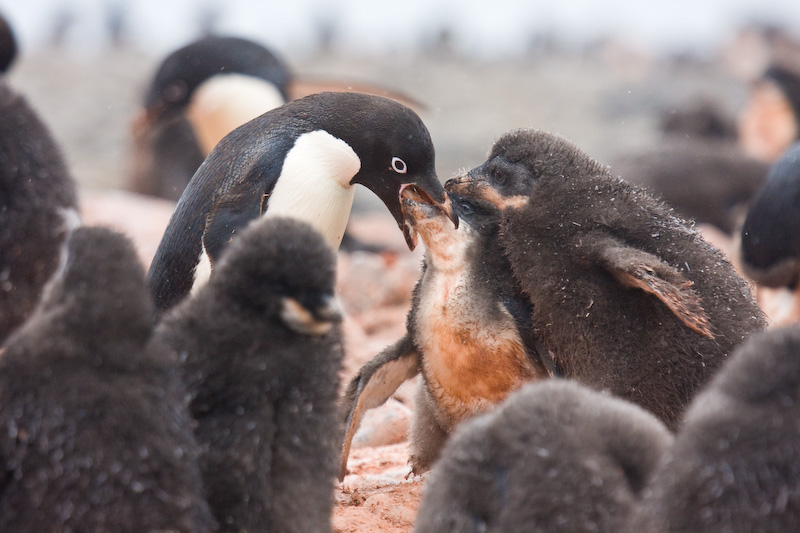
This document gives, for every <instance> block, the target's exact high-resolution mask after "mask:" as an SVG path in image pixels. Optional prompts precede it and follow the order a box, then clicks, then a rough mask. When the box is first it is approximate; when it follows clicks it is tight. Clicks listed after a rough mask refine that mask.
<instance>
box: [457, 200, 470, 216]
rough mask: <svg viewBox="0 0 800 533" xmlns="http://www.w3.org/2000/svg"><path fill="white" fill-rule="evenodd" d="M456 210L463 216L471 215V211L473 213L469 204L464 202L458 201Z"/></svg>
mask: <svg viewBox="0 0 800 533" xmlns="http://www.w3.org/2000/svg"><path fill="white" fill-rule="evenodd" d="M458 208H459V209H460V210H461V211H462V212H463V213H464V214H469V213H472V211H473V209H472V205H471V204H470V203H468V202H466V201H464V200H460V201H459V202H458Z"/></svg>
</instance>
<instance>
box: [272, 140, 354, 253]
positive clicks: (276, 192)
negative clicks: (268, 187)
mask: <svg viewBox="0 0 800 533" xmlns="http://www.w3.org/2000/svg"><path fill="white" fill-rule="evenodd" d="M360 169H361V160H360V159H359V158H358V156H357V155H356V153H355V151H353V149H352V148H351V147H350V146H349V145H348V144H347V143H346V142H344V141H343V140H341V139H339V138H337V137H334V136H333V135H331V134H330V133H328V132H326V131H324V130H315V131H312V132H309V133H305V134H303V135H301V136H300V137H298V138H297V141H296V142H295V143H294V146H293V147H292V149H291V150H289V152H288V153H287V154H286V158H285V159H284V162H283V169H282V170H281V175H280V177H279V178H278V181H277V183H276V184H275V188H274V189H273V190H272V193H271V194H270V196H269V200H268V205H267V210H266V213H265V214H264V216H284V217H292V218H297V219H300V220H303V221H305V222H307V223H308V224H310V225H311V226H312V227H313V228H314V229H316V230H317V231H319V232H320V233H321V234H322V235H323V236H324V237H325V240H326V241H327V242H328V244H330V245H331V247H333V249H334V250H338V249H339V244H341V242H342V237H343V236H344V230H345V227H346V226H347V220H348V219H349V218H350V209H351V208H352V206H353V196H354V194H355V188H354V187H353V186H352V185H351V184H350V181H351V180H352V179H353V176H355V175H356V174H357V173H358V171H359V170H360Z"/></svg>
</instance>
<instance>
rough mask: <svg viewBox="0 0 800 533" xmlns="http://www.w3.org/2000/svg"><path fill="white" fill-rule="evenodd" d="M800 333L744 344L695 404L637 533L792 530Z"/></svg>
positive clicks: (653, 486)
mask: <svg viewBox="0 0 800 533" xmlns="http://www.w3.org/2000/svg"><path fill="white" fill-rule="evenodd" d="M799 398H800V329H798V328H797V327H796V326H792V327H786V328H782V329H777V330H773V331H770V332H767V333H763V334H761V335H758V336H754V337H752V338H751V339H750V340H749V341H748V342H747V343H746V344H744V345H742V346H741V347H740V348H739V349H738V350H737V351H736V352H735V354H734V355H733V356H732V357H731V360H730V361H729V362H728V363H726V365H725V366H724V367H723V368H722V370H721V371H720V372H719V374H718V375H717V376H716V377H715V378H714V380H713V381H712V382H711V383H710V384H709V385H708V387H706V388H705V389H704V390H703V392H702V393H701V394H699V395H698V396H697V398H696V399H695V401H694V402H692V405H691V406H690V408H689V410H688V411H687V412H686V417H685V419H684V422H683V424H682V426H681V428H680V431H679V432H678V434H677V435H676V438H675V445H674V446H673V447H672V449H671V450H670V451H669V452H668V453H667V454H666V460H665V461H664V462H663V463H662V464H661V465H660V467H659V469H658V471H657V472H656V473H655V475H654V476H653V479H652V481H651V483H650V484H649V486H648V489H647V490H646V491H645V505H644V507H643V518H644V520H643V523H642V524H640V526H639V528H638V529H637V530H638V531H643V532H650V531H652V532H679V531H681V532H682V531H729V532H731V533H735V532H742V533H744V532H749V531H763V532H776V533H777V532H782V531H798V530H800V426H798V423H797V421H798V420H800V403H799V402H798V399H799Z"/></svg>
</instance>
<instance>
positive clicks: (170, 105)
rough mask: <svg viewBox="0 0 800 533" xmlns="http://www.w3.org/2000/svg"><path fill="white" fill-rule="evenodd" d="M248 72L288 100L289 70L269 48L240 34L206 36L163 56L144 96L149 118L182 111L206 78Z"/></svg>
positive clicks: (152, 118) (147, 117)
mask: <svg viewBox="0 0 800 533" xmlns="http://www.w3.org/2000/svg"><path fill="white" fill-rule="evenodd" d="M234 73H235V74H245V75H248V76H253V77H255V78H260V79H263V80H266V81H268V82H270V83H272V84H273V85H275V87H276V88H277V89H278V90H279V91H280V93H281V95H283V97H284V99H288V86H289V81H290V76H291V74H290V72H289V69H288V67H287V66H286V65H285V64H284V63H283V61H281V60H280V59H278V57H276V56H275V54H273V53H272V52H271V51H270V50H267V49H266V48H264V47H263V46H261V45H260V44H258V43H255V42H253V41H250V40H247V39H241V38H238V37H218V36H212V37H205V38H203V39H200V40H199V41H195V42H193V43H191V44H189V45H186V46H184V47H183V48H180V49H178V50H176V51H174V52H172V53H171V54H170V55H168V56H167V57H166V59H164V61H163V62H162V63H161V65H160V66H159V68H158V70H157V71H156V74H155V77H154V78H153V81H152V83H151V85H150V88H149V90H148V93H147V96H146V97H145V102H144V103H145V109H146V119H147V120H149V121H155V120H158V119H159V118H161V117H162V116H165V117H166V116H171V115H173V114H174V113H177V112H180V111H181V110H183V109H184V108H186V106H187V105H188V104H189V102H190V100H191V97H192V94H193V92H194V91H195V89H197V88H198V87H199V86H200V85H201V84H202V83H203V82H204V81H206V80H208V79H209V78H211V77H212V76H216V75H218V74H234Z"/></svg>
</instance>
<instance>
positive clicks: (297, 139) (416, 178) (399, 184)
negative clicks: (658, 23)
mask: <svg viewBox="0 0 800 533" xmlns="http://www.w3.org/2000/svg"><path fill="white" fill-rule="evenodd" d="M356 184H361V185H364V186H365V187H367V188H368V189H370V190H371V191H372V192H374V193H375V194H376V195H377V196H378V197H379V198H380V199H381V200H382V201H383V203H384V204H385V205H386V207H387V208H388V209H389V212H390V213H391V214H392V216H393V217H394V218H395V220H396V221H397V224H398V226H399V227H400V229H401V230H402V231H403V233H404V235H405V238H406V242H407V243H408V246H409V248H412V249H413V247H414V245H415V233H414V231H413V228H412V226H411V225H410V224H407V223H406V221H405V219H404V216H403V212H402V210H401V208H400V190H401V188H403V187H404V186H406V187H407V186H414V187H418V188H419V189H421V190H422V191H424V192H425V193H426V194H428V195H429V196H430V197H431V198H432V199H433V201H434V202H435V203H436V204H437V205H440V206H441V208H442V209H443V210H444V211H445V212H446V213H447V215H448V216H449V217H450V218H451V219H452V220H453V223H454V224H457V221H458V219H457V217H456V216H455V215H454V214H453V212H452V209H451V206H450V201H449V199H448V197H447V194H446V193H445V191H444V188H443V187H442V185H441V183H440V182H439V179H438V178H437V176H436V170H435V154H434V148H433V142H432V141H431V138H430V134H429V132H428V130H427V128H426V127H425V125H424V124H423V122H422V120H421V119H420V118H419V116H418V115H417V114H416V113H415V112H414V111H412V110H411V109H409V108H408V107H406V106H404V105H402V104H400V103H398V102H396V101H394V100H391V99H388V98H383V97H380V96H374V95H367V94H361V93H319V94H314V95H311V96H307V97H305V98H301V99H299V100H295V101H293V102H290V103H288V104H285V105H283V106H281V107H279V108H276V109H273V110H272V111H269V112H267V113H265V114H263V115H261V116H260V117H257V118H255V119H253V120H252V121H250V122H248V123H246V124H244V125H242V126H240V127H239V128H237V129H235V130H234V131H232V132H231V133H230V134H228V135H227V136H226V137H225V138H224V139H223V140H222V141H220V143H219V144H218V145H217V146H216V147H215V148H214V150H213V151H212V152H211V153H210V154H209V156H208V157H207V158H206V160H205V161H204V162H203V164H202V165H201V166H200V168H199V169H198V170H197V172H196V173H195V175H194V176H193V177H192V180H191V181H190V182H189V185H188V186H187V187H186V190H185V191H184V193H183V195H182V196H181V198H180V200H178V205H177V206H176V208H175V212H174V213H173V215H172V218H171V219H170V221H169V224H168V225H167V229H166V231H165V233H164V236H163V238H162V240H161V243H160V244H159V247H158V250H157V251H156V254H155V257H154V259H153V262H152V264H151V266H150V272H149V283H150V288H151V290H152V292H153V295H154V298H155V302H156V307H157V311H158V312H163V311H164V310H166V309H168V308H170V307H172V306H173V305H174V304H176V303H177V302H178V301H180V300H181V299H182V298H183V297H184V296H186V295H187V294H188V293H189V292H190V291H191V289H192V287H193V286H194V285H195V284H199V283H202V282H203V281H204V280H205V279H207V277H208V275H209V274H210V270H211V268H213V265H214V262H215V261H216V260H217V259H218V258H219V256H220V254H221V253H222V251H223V250H224V249H225V247H226V246H227V244H228V243H229V242H230V240H231V239H232V238H233V237H234V235H235V234H236V232H237V230H239V229H240V228H242V227H244V226H245V225H247V223H249V222H250V221H251V220H253V219H255V218H258V217H260V216H262V215H266V216H274V215H282V216H289V217H293V218H297V219H301V220H304V221H306V222H308V223H309V224H311V226H312V227H314V228H315V229H316V230H317V231H319V232H320V233H322V234H323V236H324V237H325V239H326V240H327V242H328V243H329V244H330V245H331V246H332V247H333V248H334V249H336V248H338V247H339V244H340V242H341V240H342V236H343V234H344V230H345V226H346V225H347V220H348V218H349V215H350V209H351V206H352V203H353V196H354V193H355V188H354V186H355V185H356Z"/></svg>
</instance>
